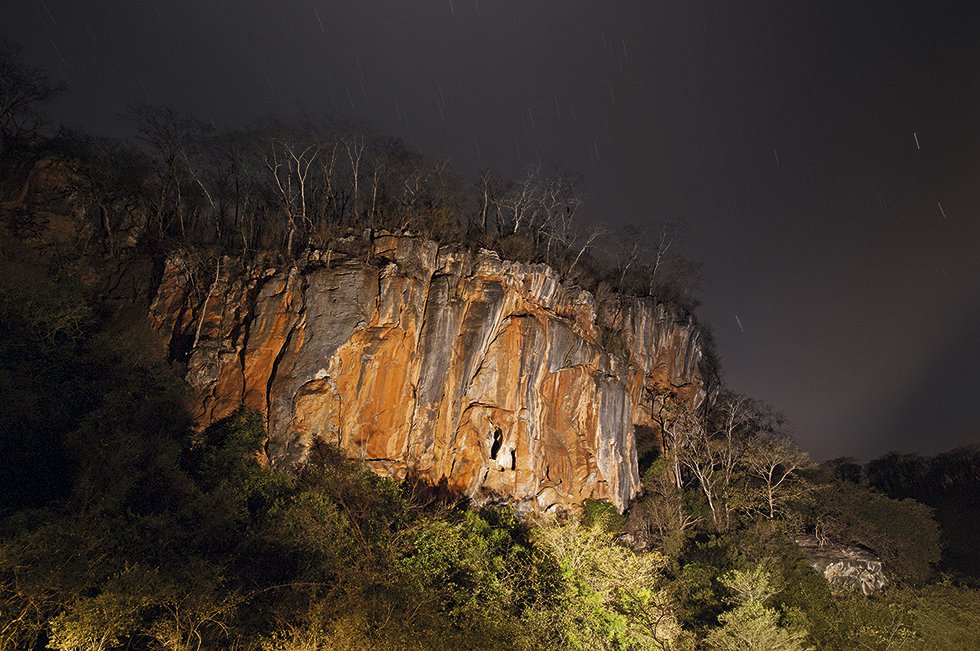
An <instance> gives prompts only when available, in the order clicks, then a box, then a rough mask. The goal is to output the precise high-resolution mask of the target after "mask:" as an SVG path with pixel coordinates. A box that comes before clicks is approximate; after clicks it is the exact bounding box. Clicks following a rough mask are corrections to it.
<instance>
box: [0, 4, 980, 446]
mask: <svg viewBox="0 0 980 651" xmlns="http://www.w3.org/2000/svg"><path fill="white" fill-rule="evenodd" d="M978 35H980V3H976V2H963V3H957V2H925V1H923V2H918V3H907V2H899V1H897V0H891V1H889V2H854V1H853V0H843V1H839V2H785V1H780V2H739V1H737V0H719V1H718V2H695V1H693V0H677V1H674V2H651V1H650V0H642V1H639V0H638V1H632V2H626V1H617V0H594V1H591V2H586V1H576V0H550V1H536V0H499V1H494V0H480V1H477V0H431V1H421V0H414V1H413V0H399V1H394V0H339V1H333V2H328V1H325V0H295V1H292V0H275V1H273V0H266V1H260V0H225V1H224V2H222V1H218V0H199V1H194V2H192V1H190V0H170V1H168V0H156V1H155V2H154V1H153V0H102V1H100V2H96V1H94V0H92V1H84V0H44V1H43V2H42V1H41V0H7V1H6V2H5V3H4V8H3V9H2V10H0V36H3V37H6V38H8V39H10V40H14V41H16V42H19V43H20V44H22V45H23V46H24V50H25V56H26V58H27V59H28V60H30V61H31V62H32V63H34V64H36V65H42V66H45V67H47V68H49V69H50V70H52V71H53V74H54V76H56V77H64V78H66V79H67V81H68V82H69V83H70V85H71V88H72V92H71V93H70V94H69V95H67V96H66V97H65V99H64V100H63V101H62V102H61V103H60V105H59V106H58V108H57V115H58V117H59V118H60V119H63V120H66V121H69V122H73V123H77V124H81V125H84V126H86V127H88V128H90V129H94V130H97V131H102V132H108V133H118V132H120V130H121V129H122V127H121V126H120V124H121V123H120V118H119V116H120V114H121V113H122V112H123V111H124V110H125V108H126V107H127V105H129V104H131V103H134V102H139V101H151V102H156V103H170V104H173V105H174V106H176V107H178V108H181V109H184V110H187V111H189V112H192V113H196V114H197V115H198V116H200V117H202V118H204V119H209V118H210V119H214V120H215V121H216V122H217V123H218V124H219V125H220V124H236V123H240V122H243V121H247V120H249V119H251V118H253V117H256V116H258V115H261V114H265V113H274V114H279V115H290V114H295V113H297V112H298V111H301V110H305V111H307V112H309V113H312V114H316V113H318V112H324V111H330V112H332V113H334V114H337V113H339V114H342V115H346V116H351V117H354V118H356V119H359V120H363V121H365V122H367V123H368V124H370V125H372V126H373V127H375V128H376V129H377V130H379V131H382V132H385V133H391V134H394V135H400V136H402V137H403V138H404V139H405V140H406V141H407V142H408V143H409V144H410V145H412V146H414V147H416V148H418V149H419V150H421V151H422V152H423V153H425V154H427V155H429V156H431V157H437V158H448V159H451V160H452V161H453V163H454V164H455V166H456V167H457V169H458V170H459V171H461V172H463V173H465V174H468V175H469V174H473V173H475V172H476V171H477V170H479V169H481V168H485V167H489V168H491V169H493V170H495V171H498V172H500V173H503V174H505V175H510V176H518V175H519V174H520V173H521V170H522V168H523V167H524V166H525V165H527V164H529V163H531V162H536V161H538V160H540V162H541V163H542V164H543V165H544V166H545V167H550V166H560V167H563V168H568V169H571V170H573V171H577V172H581V173H582V174H584V175H585V176H586V179H587V184H588V200H587V205H586V216H587V217H589V218H591V219H593V220H599V221H602V222H604V223H607V224H611V225H621V224H635V225H637V226H639V227H644V226H649V225H653V224H656V223H658V222H660V221H661V220H663V219H665V218H670V219H672V220H680V221H682V222H683V223H684V224H686V229H685V233H686V235H685V241H684V246H685V250H686V253H687V254H688V255H689V256H691V257H693V258H695V259H698V260H700V261H702V262H703V263H704V267H705V277H706V279H707V282H706V286H705V289H704V292H703V295H704V298H703V306H702V307H701V308H700V310H699V314H700V317H701V319H702V320H704V321H705V322H707V323H710V324H711V326H712V327H713V329H714V331H715V334H716V338H717V341H718V344H719V350H720V353H721V356H722V360H723V364H724V369H725V377H726V379H727V381H728V383H729V384H730V385H732V386H733V387H734V388H735V389H737V390H740V391H744V392H747V393H749V394H751V395H753V396H754V397H757V398H761V399H763V400H766V401H768V402H771V403H772V404H774V405H775V406H776V407H777V408H779V409H781V410H782V411H784V412H785V413H786V414H787V416H788V417H789V419H790V420H791V422H792V423H793V425H794V431H795V434H796V437H797V439H798V440H799V442H800V443H801V444H802V445H803V446H804V447H806V448H807V449H809V450H810V451H811V452H812V453H813V455H814V456H815V457H816V458H828V457H834V456H840V455H854V456H858V457H862V458H869V457H873V456H877V455H879V454H882V453H884V452H886V451H889V450H904V451H919V452H924V453H932V452H937V451H939V450H942V449H948V448H951V447H953V446H955V445H959V444H963V443H970V442H980V219H978V217H980V214H978V210H980V36H978ZM736 315H737V319H736ZM740 324H741V325H740Z"/></svg>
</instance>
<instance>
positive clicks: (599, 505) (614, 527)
mask: <svg viewBox="0 0 980 651" xmlns="http://www.w3.org/2000/svg"><path fill="white" fill-rule="evenodd" d="M582 524H584V525H585V526H586V527H592V526H598V527H600V528H602V529H604V530H606V531H608V532H610V533H619V532H620V531H622V530H623V527H624V526H625V525H626V517H625V516H624V515H623V514H621V513H620V512H619V509H617V508H616V507H615V505H613V504H612V503H610V502H607V501H605V500H592V499H589V500H585V503H583V504H582Z"/></svg>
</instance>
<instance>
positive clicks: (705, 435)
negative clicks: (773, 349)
mask: <svg viewBox="0 0 980 651" xmlns="http://www.w3.org/2000/svg"><path fill="white" fill-rule="evenodd" d="M751 405H752V403H751V401H750V400H748V399H747V398H745V397H743V396H739V395H736V394H733V393H728V394H726V395H724V396H722V397H721V398H720V399H719V400H718V402H717V403H716V404H715V405H714V407H713V408H712V409H711V410H710V411H709V413H708V414H706V415H704V416H701V415H699V414H695V413H693V412H692V411H690V410H687V411H685V412H683V413H682V414H681V416H680V418H679V419H678V421H679V422H678V427H679V428H680V429H679V432H680V433H681V436H682V438H683V442H682V452H681V463H682V464H683V466H684V467H685V468H686V469H687V470H688V471H689V472H690V473H691V475H692V476H693V477H694V478H695V480H696V481H697V483H698V486H699V487H700V488H701V492H702V493H703V494H704V497H705V499H706V500H707V503H708V509H709V510H710V511H711V521H712V524H713V525H714V527H715V529H716V530H717V531H727V530H728V529H729V528H730V527H731V524H732V518H731V516H732V504H731V489H732V486H733V480H734V479H735V473H736V470H737V468H738V464H739V462H740V461H741V458H742V455H743V453H744V451H745V442H746V438H747V432H746V427H747V425H748V424H749V422H750V420H751V418H750V416H751Z"/></svg>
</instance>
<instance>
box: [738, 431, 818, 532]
mask: <svg viewBox="0 0 980 651" xmlns="http://www.w3.org/2000/svg"><path fill="white" fill-rule="evenodd" d="M808 462H809V457H808V455H807V453H806V452H804V451H803V450H801V449H800V448H799V447H798V446H797V445H796V443H795V442H793V440H792V439H790V438H789V437H788V436H787V435H785V434H784V433H782V432H779V431H773V430H769V429H767V430H764V431H761V432H759V433H758V434H756V435H755V436H754V437H753V438H752V440H751V441H750V443H749V446H748V448H747V450H746V453H745V456H744V460H743V463H744V466H745V468H746V470H747V471H748V474H749V475H750V477H751V478H752V479H754V480H756V481H757V482H758V486H759V489H758V492H759V494H760V496H761V502H762V504H763V508H762V511H763V513H764V514H765V516H766V517H767V518H768V519H770V520H773V519H775V518H776V516H777V515H778V514H779V513H780V512H781V511H782V508H783V505H784V504H785V503H786V502H787V500H789V499H791V498H793V497H794V496H798V495H799V493H800V490H797V489H799V488H801V487H800V486H798V485H795V484H794V481H793V480H794V479H795V477H794V475H795V474H796V472H797V471H798V470H799V469H800V468H802V467H804V466H806V464H807V463H808Z"/></svg>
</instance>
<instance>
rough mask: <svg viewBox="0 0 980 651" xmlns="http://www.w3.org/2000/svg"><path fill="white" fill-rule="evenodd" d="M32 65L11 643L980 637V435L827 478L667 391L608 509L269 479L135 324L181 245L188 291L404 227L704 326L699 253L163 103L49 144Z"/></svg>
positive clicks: (664, 236)
mask: <svg viewBox="0 0 980 651" xmlns="http://www.w3.org/2000/svg"><path fill="white" fill-rule="evenodd" d="M45 79H46V77H45V76H44V75H43V73H40V72H38V71H32V70H29V69H27V68H25V67H24V66H23V65H22V64H20V63H19V62H18V61H17V59H16V58H15V57H14V56H13V54H12V53H10V52H8V51H5V52H4V58H3V60H2V62H0V83H2V84H3V91H4V93H3V96H4V97H5V98H7V100H6V101H7V103H6V104H5V105H4V106H3V107H0V128H2V138H3V140H2V149H0V165H2V167H0V169H2V170H3V172H2V177H0V181H2V183H0V186H2V188H0V189H2V193H3V194H2V196H0V202H2V203H0V205H2V215H0V217H2V220H3V225H2V237H0V251H2V261H0V315H2V319H0V359H2V360H3V362H4V363H3V365H2V368H0V387H2V389H0V391H2V393H0V395H2V397H3V400H2V401H0V428H2V431H3V435H2V437H0V465H2V468H0V470H2V472H0V647H2V648H10V649H42V648H54V649H65V650H67V649H175V650H176V649H182V650H183V649H211V648H235V649H267V650H272V649H275V650H283V651H285V650H297V651H299V650H307V649H309V650H314V649H363V648H366V647H374V648H379V649H403V648H418V649H462V648H473V649H479V648H487V649H490V648H493V649H500V648H516V649H522V648H523V649H556V648H577V649H695V648H705V649H761V648H767V649H787V650H789V649H807V648H819V649H852V648H853V649H860V648H867V649H901V648H909V649H968V648H976V647H977V646H978V644H980V641H978V639H977V637H976V636H977V631H978V630H980V621H978V613H980V594H978V592H977V590H976V588H975V587H973V586H975V585H976V582H977V580H978V574H977V568H976V556H975V554H974V553H972V545H971V541H972V540H975V537H974V536H973V533H974V532H972V531H971V530H970V529H969V528H968V527H969V526H970V525H971V523H975V522H976V513H977V511H976V508H977V503H978V495H977V491H978V486H980V452H978V451H977V450H976V449H966V450H958V451H954V452H950V453H947V454H945V455H940V456H938V457H935V458H932V459H922V458H919V457H915V456H900V455H891V456H886V457H883V458H881V459H878V460H876V461H873V462H870V463H868V464H864V465H861V464H859V463H857V462H853V461H850V460H837V461H834V462H831V463H827V464H815V463H812V462H810V461H809V460H808V459H807V457H806V454H805V453H804V452H803V451H801V450H799V449H798V448H797V447H796V446H795V444H793V442H792V440H791V438H790V437H789V435H788V433H787V431H786V428H785V425H784V424H783V422H782V420H781V419H780V417H779V416H778V414H777V413H776V412H774V411H773V410H772V409H770V408H769V407H767V406H765V405H762V404H760V403H758V402H756V401H753V400H751V399H750V398H748V397H745V396H738V395H735V394H733V393H731V392H727V391H723V390H721V391H718V392H717V393H716V394H715V395H714V396H713V399H712V400H711V401H710V403H709V404H707V405H706V406H704V407H703V408H699V409H696V410H693V409H688V408H687V407H686V406H685V405H684V404H681V403H679V402H677V401H673V400H672V399H671V396H670V395H664V396H661V400H660V401H659V402H658V403H657V404H658V405H659V408H660V412H659V418H660V422H661V424H662V425H661V428H660V430H661V431H660V432H658V433H656V435H653V434H650V435H648V436H641V437H639V439H638V448H639V449H638V455H639V461H640V468H641V471H642V487H643V493H642V495H641V496H640V497H639V498H638V499H637V500H635V501H634V503H633V504H632V505H631V507H630V508H629V509H628V510H627V511H626V512H625V513H623V514H621V513H618V512H617V511H616V509H614V508H612V507H611V506H610V505H609V504H605V503H602V502H587V503H586V504H584V505H583V508H582V510H581V512H577V513H564V514H535V515H528V514H517V513H515V511H514V510H513V509H512V508H511V507H509V506H508V505H507V504H504V503H502V504H499V505H494V506H489V507H484V508H480V509H476V508H470V505H468V504H467V503H466V502H465V501H464V500H461V499H459V498H458V497H457V496H454V495H452V494H447V493H445V492H443V491H439V490H436V489H435V488H433V487H430V486H426V485H424V484H422V483H419V482H415V481H412V480H405V481H395V480H392V479H388V478H384V477H380V476H378V475H376V474H375V473H373V472H371V471H370V470H369V469H368V468H367V467H366V466H365V465H364V464H363V463H362V462H360V461H357V460H352V459H347V458H344V456H343V455H342V454H341V453H340V452H339V451H338V450H337V449H336V448H334V447H332V446H330V445H328V444H326V443H324V442H322V441H321V442H318V443H317V444H316V445H315V446H314V447H313V449H312V451H311V454H310V455H309V457H308V458H307V459H306V461H304V462H303V463H302V464H301V465H299V466H297V467H295V468H291V469H276V468H269V467H268V466H267V464H266V463H265V459H264V454H263V447H264V445H265V439H266V433H265V432H264V430H263V424H262V419H261V418H260V417H258V415H256V414H254V413H250V412H248V411H240V412H238V413H236V414H234V415H233V416H231V417H229V418H227V419H224V420H222V421H220V422H218V423H215V424H214V425H212V426H211V427H209V428H207V429H205V430H203V431H199V430H198V429H196V428H195V427H194V423H193V420H192V418H191V417H190V415H189V414H188V411H187V404H188V395H187V394H188V388H187V386H186V383H185V381H184V379H183V375H182V373H181V372H180V371H181V369H180V368H179V364H173V363H168V360H167V359H166V357H165V354H164V351H163V350H162V347H161V346H160V342H159V340H158V338H157V335H156V334H155V333H153V332H152V331H151V330H150V329H149V328H148V327H147V325H146V319H145V314H146V312H145V311H146V302H147V301H148V299H149V296H150V295H151V288H150V286H151V285H152V283H153V282H154V269H155V268H157V265H158V264H159V261H160V259H161V256H162V255H164V254H166V253H167V252H169V251H172V250H175V249H178V248H179V249H181V250H183V251H188V252H190V253H192V254H193V255H196V256H197V259H198V260H200V279H201V280H200V282H201V284H202V287H203V289H202V291H203V292H206V291H207V290H206V287H207V282H208V280H207V279H208V278H209V272H210V270H211V267H212V265H214V264H216V261H218V260H220V259H221V258H220V254H221V253H223V252H225V253H226V252H228V251H234V252H236V253H238V254H244V255H247V254H249V253H254V252H256V251H259V250H263V251H274V252H276V254H277V255H281V256H283V257H284V258H295V257H297V256H298V255H299V254H300V252H301V251H303V250H306V249H307V248H310V247H312V248H323V249H327V250H330V249H331V247H335V246H348V247H354V248H356V247H357V246H358V245H357V242H358V237H360V235H359V234H360V233H361V232H362V231H363V230H365V229H379V230H380V229H401V230H418V231H421V232H422V233H423V234H424V235H425V236H427V237H434V238H441V239H444V240H447V241H451V240H453V239H462V240H464V241H466V242H467V243H469V244H471V245H472V246H482V247H489V248H495V249H497V250H498V251H499V253H500V254H501V255H502V256H503V257H511V258H518V259H522V260H525V261H535V262H543V263H546V264H549V265H552V266H553V267H554V268H555V269H557V270H558V272H559V273H560V274H562V276H563V278H565V279H566V280H568V281H569V282H573V283H578V284H580V285H581V286H583V287H585V288H586V289H588V290H590V291H592V292H593V293H594V294H596V295H597V300H599V298H602V299H603V300H608V301H615V300H618V298H617V297H618V296H621V295H622V294H623V293H634V294H655V295H658V296H661V297H663V298H665V299H668V300H674V301H678V302H680V303H682V304H683V305H684V306H685V307H687V308H693V306H694V304H695V302H696V301H695V300H694V294H693V285H692V283H690V282H689V279H690V277H691V276H690V274H689V269H690V266H689V264H688V263H686V262H685V261H683V260H680V259H677V258H675V257H673V256H672V255H670V254H672V251H671V250H670V246H671V242H672V240H671V237H672V236H671V234H670V229H669V228H668V227H666V226H665V227H664V228H663V229H662V232H661V233H659V234H658V236H657V237H655V238H653V241H652V244H651V245H650V246H649V247H647V250H645V251H644V250H643V249H642V247H640V246H633V245H632V244H633V243H632V242H631V243H630V246H629V247H628V248H627V247H624V248H623V249H622V250H621V251H620V252H619V253H620V255H618V256H617V257H611V256H602V255H599V254H598V253H597V252H593V251H592V248H593V247H594V245H596V243H597V241H598V238H599V237H600V235H599V234H598V233H597V231H595V230H590V229H588V228H584V227H582V226H580V225H579V224H578V223H577V222H576V221H575V220H574V214H575V210H574V209H575V207H576V206H577V203H578V202H579V201H580V198H579V196H578V195H577V194H576V192H575V190H574V188H575V186H574V184H572V183H570V182H569V180H568V178H567V177H566V176H563V175H547V174H543V173H542V172H541V171H540V170H531V171H529V172H528V176H527V178H525V179H522V180H518V181H513V182H504V181H500V180H495V179H492V177H490V176H485V177H482V178H481V179H479V180H478V181H477V182H476V183H475V184H473V186H472V187H471V189H470V190H469V191H466V192H464V191H462V190H461V189H460V187H461V186H460V183H459V182H458V179H455V177H454V176H453V175H452V174H451V172H450V171H449V170H448V169H446V168H445V167H442V166H439V165H433V164H432V163H430V162H427V161H424V160H423V159H422V158H421V157H419V156H417V155H416V154H414V153H412V152H411V151H409V150H408V149H407V148H405V147H404V146H403V145H401V144H400V143H398V142H397V141H395V140H392V139H387V138H379V137H377V136H370V135H367V134H365V133H361V132H358V131H357V130H355V129H354V128H353V127H350V126H349V125H343V127H342V128H341V127H338V126H337V125H331V126H329V127H322V128H321V127H318V128H313V127H311V126H310V125H309V124H304V125H299V126H297V125H283V124H281V123H272V122H267V123H264V124H262V125H261V126H257V127H255V128H254V129H250V130H245V131H241V132H238V131H236V132H221V133H216V132H215V131H216V130H214V129H213V128H211V129H209V128H208V127H207V126H206V125H202V124H201V123H200V122H198V121H195V120H193V119H191V118H186V117H182V116H179V115H176V114H175V113H173V112H172V111H170V110H169V109H160V108H152V107H141V108H139V109H137V110H136V111H135V114H134V119H135V125H136V131H137V133H138V134H140V135H139V138H140V140H139V141H137V142H132V143H126V142H119V141H111V140H105V139H96V138H91V137H89V136H85V135H83V134H79V133H77V132H72V133H68V132H65V131H61V132H52V131H51V130H49V129H46V128H45V127H44V125H43V122H42V121H41V114H40V113H39V112H38V110H39V109H40V107H41V100H43V99H45V98H46V97H48V96H50V95H51V94H53V93H54V92H56V91H57V88H56V87H55V86H54V85H45V84H46V82H45ZM25 89H26V90H27V91H32V92H29V93H27V94H23V95H17V93H18V92H19V91H20V90H25ZM10 97H23V98H26V99H25V100H23V101H21V103H19V104H18V103H11V102H10V101H9V98H10ZM342 161H343V162H342ZM324 165H328V167H326V168H324ZM362 165H363V167H362ZM312 170H317V174H316V175H313V174H312ZM314 176H315V178H316V181H315V182H314ZM352 238H353V239H352ZM710 361H711V363H712V364H713V365H714V368H715V370H716V371H717V370H718V364H717V362H716V361H715V360H710ZM937 519H938V521H939V523H937ZM973 526H975V524H974V525H973ZM802 536H812V537H814V538H816V539H818V540H819V541H823V542H827V543H828V544H830V543H833V544H845V545H857V546H860V547H862V548H864V549H867V550H870V551H872V552H874V553H875V554H876V555H877V556H878V557H879V558H880V559H881V560H882V561H883V562H884V564H885V573H886V576H887V578H888V583H889V584H888V586H887V587H885V588H884V589H883V590H881V591H879V592H877V593H875V594H873V595H871V596H865V595H863V594H861V593H860V592H857V591H854V590H850V591H849V590H846V589H840V587H838V586H832V585H831V584H830V583H828V581H827V580H826V579H825V578H824V576H822V575H821V574H819V573H818V572H816V571H814V570H813V569H812V567H811V563H810V560H809V559H808V558H807V556H806V555H805V553H804V552H803V551H802V549H801V548H800V547H799V546H798V545H797V544H796V542H795V541H796V540H797V539H798V538H800V537H802Z"/></svg>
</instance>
